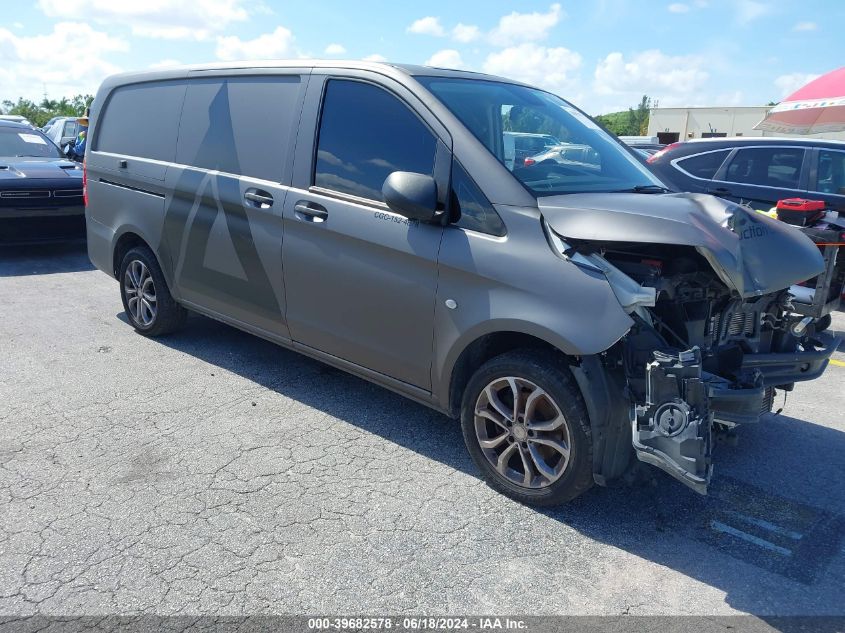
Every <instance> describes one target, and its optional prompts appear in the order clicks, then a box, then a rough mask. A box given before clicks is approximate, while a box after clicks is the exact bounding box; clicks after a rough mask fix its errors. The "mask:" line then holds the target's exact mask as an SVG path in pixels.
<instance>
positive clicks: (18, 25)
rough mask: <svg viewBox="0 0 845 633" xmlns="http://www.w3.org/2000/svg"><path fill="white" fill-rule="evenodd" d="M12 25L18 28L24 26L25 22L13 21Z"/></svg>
mask: <svg viewBox="0 0 845 633" xmlns="http://www.w3.org/2000/svg"><path fill="white" fill-rule="evenodd" d="M12 26H14V27H15V28H16V29H22V28H23V24H22V23H21V22H12Z"/></svg>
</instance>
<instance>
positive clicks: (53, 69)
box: [0, 22, 129, 101]
mask: <svg viewBox="0 0 845 633" xmlns="http://www.w3.org/2000/svg"><path fill="white" fill-rule="evenodd" d="M80 42H85V45H84V46H80V45H79V43H80ZM128 50H129V44H128V43H127V42H126V41H125V40H123V39H121V38H118V37H113V36H111V35H108V34H107V33H102V32H100V31H96V30H95V29H94V28H92V27H91V25H90V24H84V23H75V22H59V23H57V24H54V25H53V31H52V32H51V33H47V34H46V35H32V36H26V37H21V36H18V35H16V34H14V33H12V32H11V31H9V30H8V29H4V28H0V86H2V93H3V94H2V99H11V100H16V99H17V98H18V97H19V96H23V97H26V98H29V99H34V100H39V101H40V99H41V97H42V96H43V95H42V93H43V91H44V88H45V86H46V90H47V92H48V94H49V96H50V97H63V96H68V95H75V94H80V93H91V94H93V93H95V92H96V90H97V88H98V87H99V85H100V83H101V82H102V80H103V79H104V78H105V77H106V76H107V75H111V74H114V73H116V72H120V70H121V68H120V67H118V66H117V65H115V64H113V63H111V62H108V61H106V58H107V57H108V55H109V54H110V53H120V52H125V51H128Z"/></svg>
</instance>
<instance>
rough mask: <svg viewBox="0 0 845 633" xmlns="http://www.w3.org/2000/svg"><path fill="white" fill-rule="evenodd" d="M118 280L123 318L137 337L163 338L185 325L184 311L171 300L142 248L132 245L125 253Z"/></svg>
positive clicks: (149, 254)
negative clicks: (135, 331)
mask: <svg viewBox="0 0 845 633" xmlns="http://www.w3.org/2000/svg"><path fill="white" fill-rule="evenodd" d="M118 280H119V281H120V298H121V300H122V301H123V308H124V310H126V316H127V317H129V322H130V323H131V324H132V326H133V327H134V328H135V329H136V330H137V331H138V332H140V333H141V334H144V335H145V336H163V335H165V334H170V333H171V332H175V331H176V330H178V329H179V328H180V327H181V326H182V324H183V323H184V322H185V317H186V316H187V311H186V310H185V308H183V307H182V306H180V305H179V304H178V303H176V301H175V299H173V296H172V295H171V294H170V289H169V288H168V287H167V282H165V280H164V274H163V273H162V272H161V267H160V266H159V265H158V261H157V260H156V258H155V256H154V255H153V253H152V251H151V250H150V249H149V248H147V247H146V246H136V247H135V248H132V249H130V250H129V252H128V253H126V255H125V256H124V257H123V261H122V262H121V264H120V268H119V271H118Z"/></svg>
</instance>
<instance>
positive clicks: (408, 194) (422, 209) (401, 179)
mask: <svg viewBox="0 0 845 633" xmlns="http://www.w3.org/2000/svg"><path fill="white" fill-rule="evenodd" d="M381 193H382V195H383V196H384V202H385V203H386V204H387V206H388V207H389V208H390V210H391V211H395V212H396V213H398V214H400V215H404V216H405V217H406V218H411V219H412V220H420V221H422V222H431V221H433V220H434V218H435V217H437V183H436V182H435V181H434V178H432V177H431V176H426V175H425V174H417V173H414V172H410V171H394V172H393V173H392V174H390V175H389V176H388V177H387V179H386V180H385V181H384V185H383V186H382V188H381Z"/></svg>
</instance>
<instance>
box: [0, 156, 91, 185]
mask: <svg viewBox="0 0 845 633" xmlns="http://www.w3.org/2000/svg"><path fill="white" fill-rule="evenodd" d="M23 178H51V179H52V178H82V170H81V169H77V164H76V163H74V162H73V161H70V160H67V159H64V158H35V157H14V156H13V157H5V156H3V157H0V182H2V181H8V180H17V179H23Z"/></svg>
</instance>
